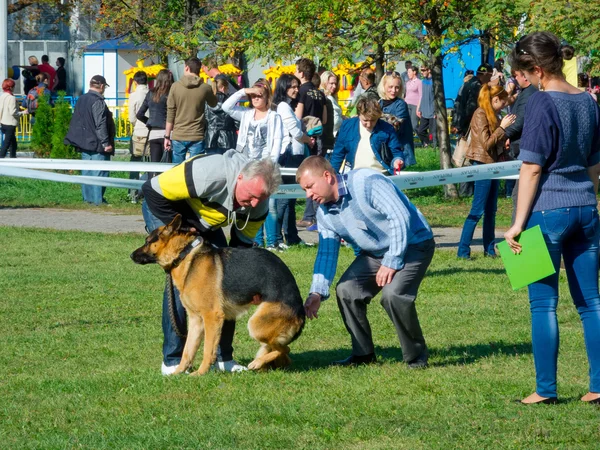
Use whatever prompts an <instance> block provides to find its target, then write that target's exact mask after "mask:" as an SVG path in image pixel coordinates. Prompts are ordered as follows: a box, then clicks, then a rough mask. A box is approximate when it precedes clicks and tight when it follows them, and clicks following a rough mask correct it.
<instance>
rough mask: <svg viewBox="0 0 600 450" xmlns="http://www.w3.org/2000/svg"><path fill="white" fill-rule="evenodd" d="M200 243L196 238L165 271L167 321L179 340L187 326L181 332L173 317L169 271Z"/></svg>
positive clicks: (171, 284)
mask: <svg viewBox="0 0 600 450" xmlns="http://www.w3.org/2000/svg"><path fill="white" fill-rule="evenodd" d="M202 242H204V241H203V239H202V238H201V237H197V238H196V239H194V240H193V241H192V242H190V243H189V244H188V245H186V246H185V248H184V249H183V250H182V251H181V253H180V254H179V256H177V258H175V260H174V261H173V262H172V263H171V267H169V270H168V271H165V272H166V275H167V281H166V289H167V302H168V304H169V320H170V321H171V326H172V327H173V330H174V331H175V334H176V335H177V336H178V337H180V338H181V339H185V338H187V326H186V329H185V330H183V331H182V329H181V328H179V324H178V323H177V318H176V317H175V292H174V288H173V277H172V276H171V270H173V268H175V267H177V266H178V265H179V264H181V262H182V261H183V260H184V259H185V258H186V257H187V256H188V255H189V254H190V252H191V251H192V250H193V249H195V248H196V247H198V246H199V245H202Z"/></svg>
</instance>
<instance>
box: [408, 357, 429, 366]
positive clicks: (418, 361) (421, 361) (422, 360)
mask: <svg viewBox="0 0 600 450" xmlns="http://www.w3.org/2000/svg"><path fill="white" fill-rule="evenodd" d="M428 365H429V363H428V362H427V356H419V357H418V358H415V359H413V360H412V361H410V362H409V363H408V368H409V369H425V368H427V366H428Z"/></svg>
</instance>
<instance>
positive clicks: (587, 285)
mask: <svg viewBox="0 0 600 450" xmlns="http://www.w3.org/2000/svg"><path fill="white" fill-rule="evenodd" d="M536 225H539V226H540V227H541V229H542V233H543V234H544V240H545V241H546V244H547V245H548V251H549V252H550V257H551V258H552V262H553V264H554V268H555V269H556V273H555V274H554V275H550V276H549V277H547V278H544V279H543V280H541V281H538V282H536V283H533V284H530V285H529V304H530V309H531V337H532V342H533V358H534V361H535V374H536V392H537V393H538V394H539V395H541V396H542V397H556V396H557V390H556V361H557V358H558V341H559V333H558V321H557V318H556V306H557V304H558V278H559V273H560V257H561V255H562V257H563V260H564V263H565V270H566V273H567V280H568V282H569V290H570V292H571V298H572V299H573V303H574V304H575V307H576V308H577V312H578V313H579V317H580V319H581V322H582V324H583V338H584V341H585V346H586V349H587V356H588V362H589V365H590V370H589V376H590V392H600V297H599V295H598V240H599V238H600V224H599V222H598V211H597V209H596V206H579V207H573V208H558V209H552V210H548V211H538V212H534V213H533V214H531V217H530V219H529V222H528V223H527V228H531V227H534V226H536Z"/></svg>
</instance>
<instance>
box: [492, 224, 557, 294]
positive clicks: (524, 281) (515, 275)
mask: <svg viewBox="0 0 600 450" xmlns="http://www.w3.org/2000/svg"><path fill="white" fill-rule="evenodd" d="M517 242H519V243H520V244H521V246H522V250H521V253H519V254H518V255H515V254H514V253H513V251H512V250H511V248H510V247H509V246H508V244H507V242H506V241H502V242H500V243H499V244H498V250H499V251H500V256H501V257H502V262H503V263H504V267H505V268H506V274H507V275H508V279H509V280H510V284H511V286H512V288H513V290H515V291H516V290H517V289H520V288H522V287H525V286H528V285H530V284H531V283H535V282H536V281H539V280H541V279H543V278H546V277H547V276H549V275H552V274H554V273H556V270H555V269H554V265H553V264H552V259H550V252H548V247H547V246H546V242H545V241H544V236H543V235H542V230H541V228H540V226H539V225H537V226H535V227H533V228H530V229H528V230H525V231H523V232H522V233H521V234H520V235H519V237H518V239H517Z"/></svg>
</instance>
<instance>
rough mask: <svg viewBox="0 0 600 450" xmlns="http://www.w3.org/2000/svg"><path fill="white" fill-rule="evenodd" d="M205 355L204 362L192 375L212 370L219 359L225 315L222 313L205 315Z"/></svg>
mask: <svg viewBox="0 0 600 450" xmlns="http://www.w3.org/2000/svg"><path fill="white" fill-rule="evenodd" d="M203 318H204V355H203V357H202V364H200V367H199V368H198V371H197V372H194V373H193V374H192V375H204V374H206V373H207V372H208V371H209V370H210V366H211V365H212V363H214V362H215V360H216V359H217V347H218V346H219V341H220V340H221V331H222V329H223V322H224V321H225V315H224V314H222V313H214V312H211V313H208V314H205V315H204V317H203Z"/></svg>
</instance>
